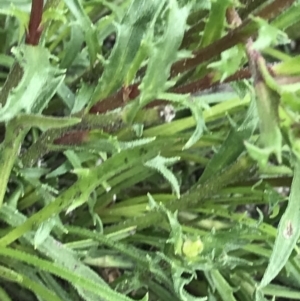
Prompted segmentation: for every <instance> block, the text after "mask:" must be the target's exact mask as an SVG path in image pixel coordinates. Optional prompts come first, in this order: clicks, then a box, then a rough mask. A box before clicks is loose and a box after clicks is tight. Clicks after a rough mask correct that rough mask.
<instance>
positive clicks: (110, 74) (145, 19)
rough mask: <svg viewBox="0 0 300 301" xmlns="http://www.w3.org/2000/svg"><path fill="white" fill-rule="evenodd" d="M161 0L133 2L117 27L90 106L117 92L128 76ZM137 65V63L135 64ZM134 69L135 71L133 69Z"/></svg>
mask: <svg viewBox="0 0 300 301" xmlns="http://www.w3.org/2000/svg"><path fill="white" fill-rule="evenodd" d="M164 2H165V0H163V1H161V0H154V1H148V0H134V1H133V2H132V3H131V6H130V7H129V9H128V11H127V13H126V14H125V16H124V18H123V19H122V22H121V24H117V25H116V27H117V41H116V44H115V45H114V48H113V50H112V52H111V55H110V57H109V59H108V61H107V62H106V63H105V69H104V72H103V74H102V77H101V78H100V80H99V82H98V85H97V87H96V89H95V93H94V95H93V98H92V102H91V104H94V103H95V102H97V101H99V100H102V99H103V98H105V97H107V96H108V95H110V94H111V93H112V92H114V91H116V90H117V89H119V88H120V87H121V86H122V84H123V83H124V81H125V77H126V76H127V73H128V72H130V70H131V68H133V67H132V64H133V63H134V64H135V63H136V62H135V61H134V60H135V57H136V55H137V53H138V51H139V48H140V45H141V42H142V40H143V38H144V37H145V36H146V33H147V32H148V30H151V28H152V26H154V22H155V20H156V18H157V14H158V13H159V11H160V9H161V7H162V5H163V4H164ZM138 62H139V60H138ZM134 69H136V67H134Z"/></svg>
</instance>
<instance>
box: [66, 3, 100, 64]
mask: <svg viewBox="0 0 300 301" xmlns="http://www.w3.org/2000/svg"><path fill="white" fill-rule="evenodd" d="M64 2H65V3H66V5H67V6H68V8H69V10H70V11H71V13H72V14H73V15H74V17H75V19H76V21H77V22H78V24H79V25H80V27H81V30H82V31H83V32H84V35H85V40H86V43H87V47H88V51H89V55H90V63H91V66H93V65H94V63H95V62H96V59H97V54H98V53H99V51H100V46H99V43H98V38H97V33H96V28H95V26H94V24H93V23H92V22H91V20H90V18H89V17H88V15H87V14H86V12H85V11H84V9H83V6H82V3H81V1H79V0H65V1H64Z"/></svg>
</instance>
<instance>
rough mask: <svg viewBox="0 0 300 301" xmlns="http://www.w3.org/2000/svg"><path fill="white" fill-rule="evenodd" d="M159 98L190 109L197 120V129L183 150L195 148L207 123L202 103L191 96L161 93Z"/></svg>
mask: <svg viewBox="0 0 300 301" xmlns="http://www.w3.org/2000/svg"><path fill="white" fill-rule="evenodd" d="M159 98H161V99H166V100H169V101H172V102H174V103H179V104H181V105H183V106H185V107H187V108H189V109H190V110H191V112H192V114H193V118H194V119H195V123H196V128H195V131H194V132H193V134H192V136H191V137H190V138H189V140H188V141H187V142H186V144H185V145H184V147H183V149H187V148H190V147H191V146H193V145H194V144H195V143H196V142H197V141H198V140H199V139H200V138H201V136H202V135H203V131H204V129H205V122H204V118H203V115H202V107H201V102H199V101H197V97H194V98H192V97H191V96H190V95H184V94H175V93H160V94H159Z"/></svg>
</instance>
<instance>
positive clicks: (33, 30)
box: [25, 0, 44, 46]
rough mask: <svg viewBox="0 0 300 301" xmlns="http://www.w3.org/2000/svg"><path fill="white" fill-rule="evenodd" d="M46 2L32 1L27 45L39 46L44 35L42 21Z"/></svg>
mask: <svg viewBox="0 0 300 301" xmlns="http://www.w3.org/2000/svg"><path fill="white" fill-rule="evenodd" d="M43 7H44V0H32V3H31V13H30V20H29V25H28V32H27V35H26V39H25V43H26V44H28V45H33V46H35V45H38V43H39V41H40V37H41V34H42V28H41V26H40V25H41V21H42V15H43Z"/></svg>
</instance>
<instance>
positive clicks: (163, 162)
mask: <svg viewBox="0 0 300 301" xmlns="http://www.w3.org/2000/svg"><path fill="white" fill-rule="evenodd" d="M179 160H180V157H173V158H164V157H162V156H157V157H155V158H154V159H152V160H150V161H147V162H146V163H145V166H147V167H150V168H153V169H155V170H157V171H159V172H160V173H161V174H162V175H163V176H164V178H165V179H166V180H167V181H168V182H169V183H170V184H171V186H172V188H173V189H174V191H175V193H176V196H177V198H180V188H179V183H178V180H177V179H176V177H175V176H174V174H173V173H172V171H170V170H169V169H168V168H167V167H166V166H167V165H169V164H174V163H176V162H178V161H179Z"/></svg>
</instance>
